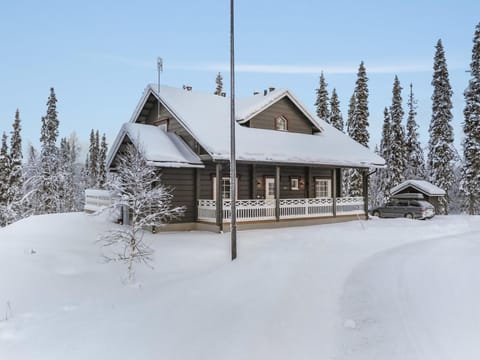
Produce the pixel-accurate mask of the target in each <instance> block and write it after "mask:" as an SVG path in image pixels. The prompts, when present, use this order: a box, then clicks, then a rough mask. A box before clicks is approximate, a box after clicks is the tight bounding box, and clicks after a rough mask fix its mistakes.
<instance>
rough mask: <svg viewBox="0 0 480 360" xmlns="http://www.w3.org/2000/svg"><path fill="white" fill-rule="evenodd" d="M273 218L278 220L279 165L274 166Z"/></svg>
mask: <svg viewBox="0 0 480 360" xmlns="http://www.w3.org/2000/svg"><path fill="white" fill-rule="evenodd" d="M275 219H276V220H277V221H279V220H280V166H278V165H277V166H276V167H275Z"/></svg>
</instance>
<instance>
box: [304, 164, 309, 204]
mask: <svg viewBox="0 0 480 360" xmlns="http://www.w3.org/2000/svg"><path fill="white" fill-rule="evenodd" d="M309 177H310V168H309V167H308V166H306V167H305V171H304V179H305V180H304V185H303V186H304V187H305V188H304V196H305V197H306V198H307V199H308V198H309V197H310V179H309Z"/></svg>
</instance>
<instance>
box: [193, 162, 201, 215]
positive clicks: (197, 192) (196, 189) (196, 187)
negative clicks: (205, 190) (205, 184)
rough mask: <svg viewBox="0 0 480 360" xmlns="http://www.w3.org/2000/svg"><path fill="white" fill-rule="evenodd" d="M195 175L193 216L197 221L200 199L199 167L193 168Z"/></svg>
mask: <svg viewBox="0 0 480 360" xmlns="http://www.w3.org/2000/svg"><path fill="white" fill-rule="evenodd" d="M194 175H195V178H194V179H195V180H194V182H195V184H194V193H195V205H194V218H195V221H198V200H199V199H200V169H194Z"/></svg>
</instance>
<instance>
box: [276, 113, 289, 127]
mask: <svg viewBox="0 0 480 360" xmlns="http://www.w3.org/2000/svg"><path fill="white" fill-rule="evenodd" d="M287 129H288V121H287V119H285V117H283V116H279V117H277V118H275V130H280V131H287Z"/></svg>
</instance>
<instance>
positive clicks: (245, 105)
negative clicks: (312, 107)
mask: <svg viewBox="0 0 480 360" xmlns="http://www.w3.org/2000/svg"><path fill="white" fill-rule="evenodd" d="M283 98H288V99H290V100H291V101H292V102H293V103H294V104H295V105H296V106H297V108H298V109H300V111H301V112H302V113H303V114H304V115H305V117H306V118H307V119H308V120H309V121H310V122H311V123H312V125H313V126H315V128H316V129H318V130H319V131H322V128H321V127H320V125H319V123H318V122H317V119H315V117H313V116H312V114H310V112H309V111H308V110H307V109H306V108H305V106H304V105H303V104H302V103H301V102H300V101H299V100H298V99H297V98H295V96H293V95H292V94H291V93H290V91H288V90H287V89H279V90H272V91H269V92H268V93H266V94H263V95H262V94H257V95H253V96H248V97H245V98H241V99H238V100H237V101H236V109H235V120H237V121H238V122H239V123H240V124H244V123H246V122H247V121H249V120H250V119H251V118H253V117H254V116H255V115H257V114H259V113H261V112H262V111H263V110H265V109H267V108H268V107H269V106H270V105H272V104H274V103H276V102H277V101H278V100H280V99H283Z"/></svg>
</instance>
